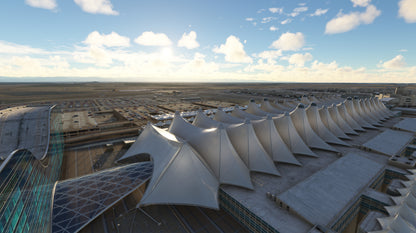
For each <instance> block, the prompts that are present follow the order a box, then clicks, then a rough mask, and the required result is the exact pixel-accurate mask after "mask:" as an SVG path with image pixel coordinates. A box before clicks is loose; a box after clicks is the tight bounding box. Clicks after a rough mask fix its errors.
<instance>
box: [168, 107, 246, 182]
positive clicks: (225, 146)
mask: <svg viewBox="0 0 416 233" xmlns="http://www.w3.org/2000/svg"><path fill="white" fill-rule="evenodd" d="M169 132H171V133H173V134H175V135H176V136H178V137H181V138H183V139H185V140H186V141H187V142H189V144H191V146H192V147H193V148H195V150H196V151H198V152H199V154H200V155H201V156H202V157H203V158H204V159H205V161H206V162H207V163H208V165H209V166H210V168H211V169H212V171H213V172H214V174H215V176H216V177H217V178H218V179H219V181H220V183H221V184H231V185H236V186H240V187H244V188H248V189H253V184H252V183H251V179H250V171H249V169H248V168H247V166H246V165H245V164H244V162H243V161H242V160H241V158H240V156H239V155H238V153H237V152H236V151H235V149H234V147H233V145H232V144H231V141H230V138H229V137H228V135H227V132H226V130H225V128H224V126H223V125H222V124H220V125H219V127H218V128H211V129H201V128H199V127H196V126H193V125H191V124H189V123H188V122H186V121H185V120H184V119H183V118H182V117H181V116H180V115H179V113H175V117H174V118H173V121H172V124H171V125H170V127H169Z"/></svg>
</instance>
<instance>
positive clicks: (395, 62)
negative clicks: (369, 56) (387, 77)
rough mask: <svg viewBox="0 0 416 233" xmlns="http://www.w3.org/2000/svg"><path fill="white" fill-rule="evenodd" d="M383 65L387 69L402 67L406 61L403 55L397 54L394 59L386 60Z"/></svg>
mask: <svg viewBox="0 0 416 233" xmlns="http://www.w3.org/2000/svg"><path fill="white" fill-rule="evenodd" d="M381 66H382V67H384V68H386V69H400V68H403V67H405V66H406V62H405V61H404V57H403V56H402V55H397V56H396V57H394V58H393V59H391V60H389V61H386V62H384V63H383V64H382V65H381Z"/></svg>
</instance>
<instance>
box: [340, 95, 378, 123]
mask: <svg viewBox="0 0 416 233" xmlns="http://www.w3.org/2000/svg"><path fill="white" fill-rule="evenodd" d="M345 107H346V109H347V111H348V113H349V114H350V116H351V117H352V118H353V119H354V120H355V122H357V123H358V124H359V125H360V126H361V127H363V128H367V129H377V128H375V127H374V126H372V125H371V124H370V123H368V122H367V121H366V120H364V119H363V118H362V117H361V116H360V115H359V114H358V112H357V109H356V108H355V104H354V101H353V100H352V99H351V98H348V99H347V100H346V101H345Z"/></svg>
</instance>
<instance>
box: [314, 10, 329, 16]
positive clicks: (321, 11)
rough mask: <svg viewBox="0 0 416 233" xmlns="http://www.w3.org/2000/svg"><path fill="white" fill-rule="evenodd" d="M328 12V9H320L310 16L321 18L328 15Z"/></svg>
mask: <svg viewBox="0 0 416 233" xmlns="http://www.w3.org/2000/svg"><path fill="white" fill-rule="evenodd" d="M326 12H328V9H321V8H319V9H316V11H315V12H314V13H312V14H310V16H321V15H324V14H326Z"/></svg>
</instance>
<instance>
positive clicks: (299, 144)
mask: <svg viewBox="0 0 416 233" xmlns="http://www.w3.org/2000/svg"><path fill="white" fill-rule="evenodd" d="M273 120H274V123H275V125H276V128H277V131H278V132H279V134H280V136H281V137H282V139H283V141H284V142H285V143H286V145H287V146H288V147H289V149H290V150H291V151H292V153H294V154H300V155H306V156H311V157H318V155H316V154H315V153H314V152H313V151H312V150H311V149H309V147H308V146H307V145H306V144H305V142H304V141H303V139H302V138H301V137H300V136H299V134H298V132H297V131H296V128H295V126H294V125H293V122H292V118H291V117H290V114H289V113H288V112H285V114H284V115H283V116H281V117H277V118H274V119H273Z"/></svg>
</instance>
